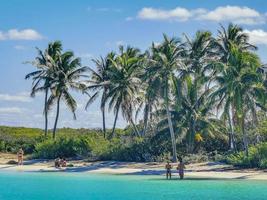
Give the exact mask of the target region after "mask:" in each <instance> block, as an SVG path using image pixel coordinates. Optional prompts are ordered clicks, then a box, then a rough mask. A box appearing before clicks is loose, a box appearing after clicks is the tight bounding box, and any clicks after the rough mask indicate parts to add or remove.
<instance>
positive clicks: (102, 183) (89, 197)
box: [0, 172, 267, 200]
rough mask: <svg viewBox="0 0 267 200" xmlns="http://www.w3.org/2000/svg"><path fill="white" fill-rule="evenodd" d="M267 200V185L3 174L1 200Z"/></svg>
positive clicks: (218, 181)
mask: <svg viewBox="0 0 267 200" xmlns="http://www.w3.org/2000/svg"><path fill="white" fill-rule="evenodd" d="M76 199H77V200H174V199H175V200H179V199H182V200H189V199H190V200H194V199H198V200H209V199H214V200H220V199H223V200H225V199H233V200H235V199H236V200H239V199H240V200H246V199H249V200H251V199H262V200H266V199H267V182H264V181H248V180H231V181H225V180H183V181H180V180H171V181H167V180H165V179H164V178H163V177H161V176H123V175H120V176H118V175H92V174H90V175H89V174H81V173H77V174H73V173H72V174H70V173H27V172H8V173H7V172H1V173H0V200H76Z"/></svg>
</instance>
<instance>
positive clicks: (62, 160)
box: [60, 158, 67, 167]
mask: <svg viewBox="0 0 267 200" xmlns="http://www.w3.org/2000/svg"><path fill="white" fill-rule="evenodd" d="M60 163H61V167H67V161H66V159H65V158H63V159H61V161H60Z"/></svg>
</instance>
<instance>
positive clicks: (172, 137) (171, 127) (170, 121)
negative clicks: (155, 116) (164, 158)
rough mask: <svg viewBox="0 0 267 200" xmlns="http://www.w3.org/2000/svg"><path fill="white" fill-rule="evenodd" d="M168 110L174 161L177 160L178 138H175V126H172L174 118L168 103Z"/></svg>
mask: <svg viewBox="0 0 267 200" xmlns="http://www.w3.org/2000/svg"><path fill="white" fill-rule="evenodd" d="M166 111H167V117H168V124H169V129H170V134H171V140H172V161H173V162H177V153H176V140H175V135H174V130H173V126H172V120H171V114H170V111H169V106H168V105H167V106H166Z"/></svg>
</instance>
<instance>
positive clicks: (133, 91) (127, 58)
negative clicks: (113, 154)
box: [104, 46, 141, 136]
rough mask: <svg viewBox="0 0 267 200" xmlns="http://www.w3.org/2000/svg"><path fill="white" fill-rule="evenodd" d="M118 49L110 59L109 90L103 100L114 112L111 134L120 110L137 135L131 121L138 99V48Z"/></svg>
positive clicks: (136, 130)
mask: <svg viewBox="0 0 267 200" xmlns="http://www.w3.org/2000/svg"><path fill="white" fill-rule="evenodd" d="M119 50H120V53H119V55H117V56H116V57H114V58H113V59H110V61H111V62H112V65H111V67H110V70H109V75H108V76H109V81H110V83H109V90H108V93H107V95H106V96H105V100H104V101H109V110H111V109H113V110H114V113H115V120H114V124H113V128H112V136H114V133H115V127H116V123H117V119H118V113H119V111H121V113H122V116H123V118H124V119H125V120H126V121H127V122H129V123H130V124H131V125H132V126H133V128H134V131H135V134H136V135H139V134H140V133H139V131H138V129H137V127H136V125H135V123H134V121H133V113H134V112H135V110H136V108H135V107H136V105H137V104H138V101H139V99H138V94H139V92H140V85H141V80H140V78H139V76H140V73H141V71H140V59H141V55H140V53H139V50H138V49H135V48H132V47H129V46H128V47H127V48H126V49H124V48H123V46H120V47H119Z"/></svg>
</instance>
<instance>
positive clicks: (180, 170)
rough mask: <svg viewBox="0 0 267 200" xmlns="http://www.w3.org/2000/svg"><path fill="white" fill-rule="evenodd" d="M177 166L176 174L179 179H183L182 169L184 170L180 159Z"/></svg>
mask: <svg viewBox="0 0 267 200" xmlns="http://www.w3.org/2000/svg"><path fill="white" fill-rule="evenodd" d="M179 161H180V162H179V164H178V166H177V170H178V173H179V176H180V179H181V180H182V179H184V169H185V164H184V163H183V160H182V158H180V159H179Z"/></svg>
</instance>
